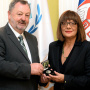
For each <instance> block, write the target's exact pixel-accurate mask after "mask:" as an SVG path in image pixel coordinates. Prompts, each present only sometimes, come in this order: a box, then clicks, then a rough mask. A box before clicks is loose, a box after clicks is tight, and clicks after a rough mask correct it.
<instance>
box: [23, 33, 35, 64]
mask: <svg viewBox="0 0 90 90" xmlns="http://www.w3.org/2000/svg"><path fill="white" fill-rule="evenodd" d="M24 35H25V38H26V40H27V43H28V46H29V50H30V53H31V57H32V63H34V62H35V59H34V57H35V55H34V47H33V44H32V43H33V41H32V38H31V37H28V35H27V33H26V32H24Z"/></svg>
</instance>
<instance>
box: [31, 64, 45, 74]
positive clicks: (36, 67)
mask: <svg viewBox="0 0 90 90" xmlns="http://www.w3.org/2000/svg"><path fill="white" fill-rule="evenodd" d="M43 71H44V67H43V65H42V64H41V63H32V64H31V75H41V74H42V73H43Z"/></svg>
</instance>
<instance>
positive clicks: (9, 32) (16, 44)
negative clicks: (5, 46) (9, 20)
mask: <svg viewBox="0 0 90 90" xmlns="http://www.w3.org/2000/svg"><path fill="white" fill-rule="evenodd" d="M6 31H7V34H8V36H9V38H10V39H11V41H12V42H13V43H14V44H15V46H16V47H17V48H18V49H19V50H20V52H21V53H22V54H23V56H24V57H25V58H26V60H28V61H29V59H28V57H27V55H26V53H25V51H24V50H23V49H22V46H21V45H20V43H19V41H18V39H17V38H16V36H15V35H14V33H13V32H12V30H11V29H10V27H9V26H8V24H7V25H6ZM29 62H30V61H29Z"/></svg>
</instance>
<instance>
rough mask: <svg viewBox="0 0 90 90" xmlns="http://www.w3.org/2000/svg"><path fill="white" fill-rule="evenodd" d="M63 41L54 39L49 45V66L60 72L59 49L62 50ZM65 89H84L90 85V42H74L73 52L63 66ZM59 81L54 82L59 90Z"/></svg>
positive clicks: (56, 89)
mask: <svg viewBox="0 0 90 90" xmlns="http://www.w3.org/2000/svg"><path fill="white" fill-rule="evenodd" d="M62 46H63V42H61V41H59V40H58V41H55V42H52V43H51V44H50V46H49V57H48V59H49V63H50V65H51V67H52V68H53V69H54V70H56V71H57V72H60V68H59V57H60V53H59V51H60V50H62ZM64 74H65V78H64V81H65V83H64V88H65V90H74V89H75V90H79V89H80V90H81V89H84V88H85V89H84V90H86V88H87V87H89V86H90V42H88V41H84V42H77V41H76V42H75V45H74V48H73V52H72V53H71V56H70V57H69V61H68V63H67V65H66V68H65V72H64ZM59 87H60V83H56V82H55V90H59ZM89 88H90V87H89Z"/></svg>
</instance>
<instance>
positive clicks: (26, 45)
mask: <svg viewBox="0 0 90 90" xmlns="http://www.w3.org/2000/svg"><path fill="white" fill-rule="evenodd" d="M8 25H9V27H10V28H11V30H12V31H13V33H14V34H15V36H16V37H17V39H18V37H19V36H20V34H19V33H18V32H16V31H15V30H14V29H13V27H12V26H11V25H10V23H8ZM21 35H22V36H23V41H24V44H25V47H26V50H27V54H28V58H29V60H30V62H31V63H32V58H31V53H30V49H29V46H28V43H27V41H26V38H25V36H24V34H23V33H22V34H21ZM18 40H19V39H18Z"/></svg>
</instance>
